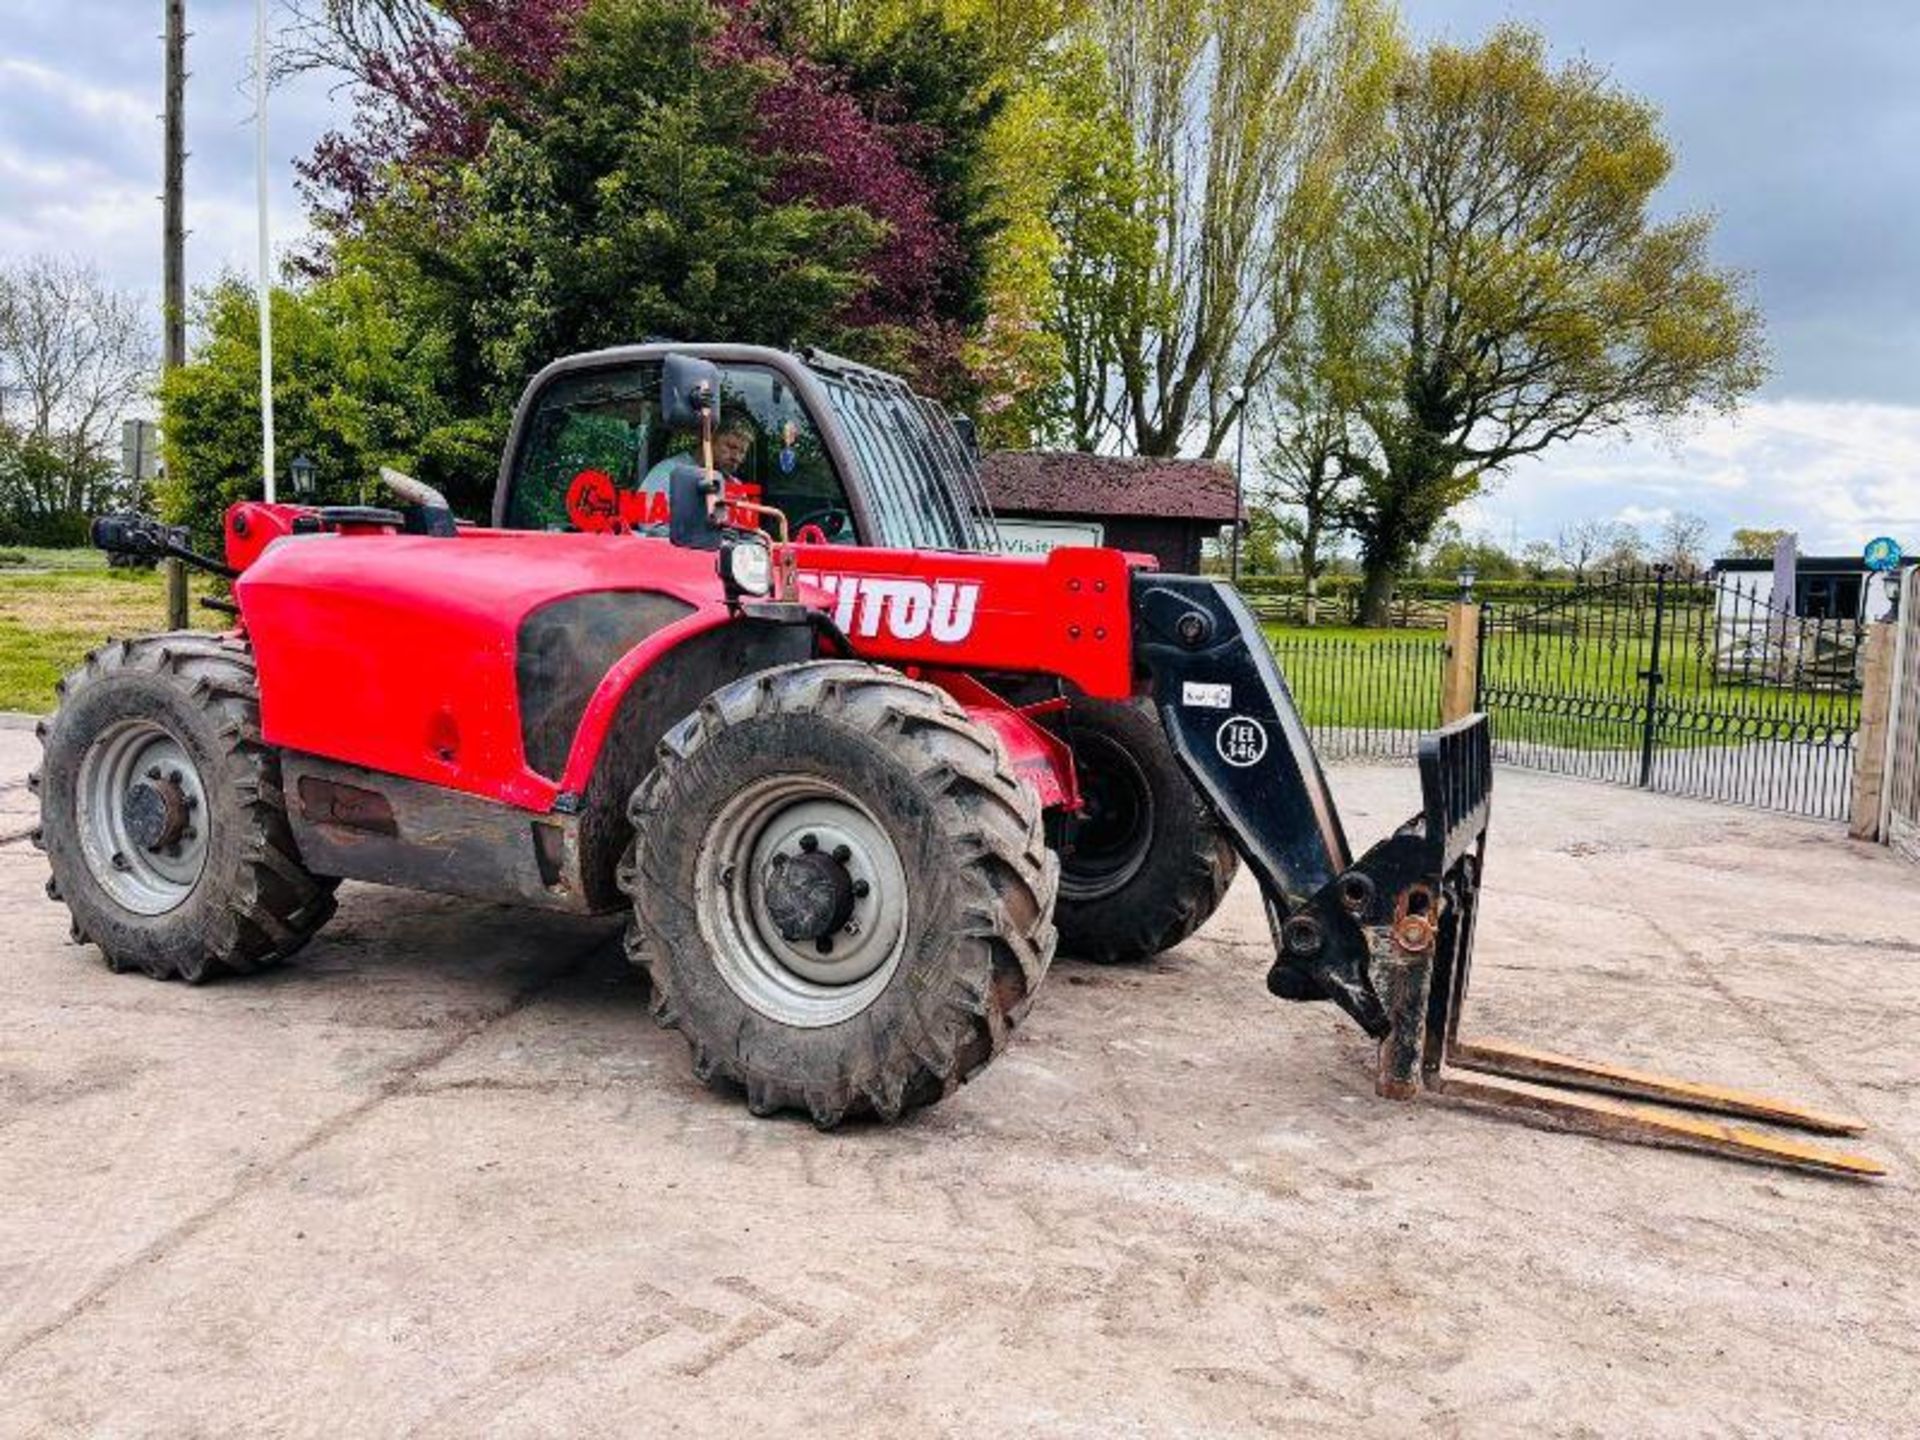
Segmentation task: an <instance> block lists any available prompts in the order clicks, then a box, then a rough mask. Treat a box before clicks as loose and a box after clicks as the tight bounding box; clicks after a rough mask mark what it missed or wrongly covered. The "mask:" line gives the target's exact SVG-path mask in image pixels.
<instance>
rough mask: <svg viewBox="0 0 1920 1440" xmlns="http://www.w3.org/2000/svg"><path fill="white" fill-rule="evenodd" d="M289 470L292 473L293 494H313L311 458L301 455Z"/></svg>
mask: <svg viewBox="0 0 1920 1440" xmlns="http://www.w3.org/2000/svg"><path fill="white" fill-rule="evenodd" d="M289 468H290V469H291V470H292V471H293V493H294V494H296V495H311V494H312V493H313V469H314V466H313V457H311V456H309V455H302V456H300V457H299V458H298V459H297V460H295V461H294V462H293V464H292V465H291V466H290V467H289Z"/></svg>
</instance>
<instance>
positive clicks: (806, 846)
mask: <svg viewBox="0 0 1920 1440" xmlns="http://www.w3.org/2000/svg"><path fill="white" fill-rule="evenodd" d="M800 848H801V849H802V850H804V851H806V852H807V854H809V855H811V854H812V853H813V852H814V851H816V850H818V849H819V848H820V837H819V836H818V835H815V834H814V833H813V832H812V831H811V830H809V831H808V832H807V833H806V834H804V835H802V836H801V837H800Z"/></svg>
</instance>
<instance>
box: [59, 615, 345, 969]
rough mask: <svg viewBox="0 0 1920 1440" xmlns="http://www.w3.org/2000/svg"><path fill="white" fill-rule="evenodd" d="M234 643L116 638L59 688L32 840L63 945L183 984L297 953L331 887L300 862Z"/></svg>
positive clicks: (249, 661)
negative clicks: (48, 869)
mask: <svg viewBox="0 0 1920 1440" xmlns="http://www.w3.org/2000/svg"><path fill="white" fill-rule="evenodd" d="M259 711H260V707H259V699H258V692H257V688H256V685H255V680H254V669H253V656H252V653H251V652H250V651H249V650H248V648H247V646H246V644H245V642H243V641H240V640H235V639H228V638H222V637H220V636H215V635H202V634H197V633H188V632H181V633H177V634H170V635H155V636H151V637H148V638H146V639H142V640H123V641H117V642H115V643H113V644H110V645H107V646H105V647H103V648H102V649H99V650H96V651H95V652H94V653H93V654H91V655H89V656H88V657H87V658H86V660H85V662H84V663H83V664H82V665H81V666H80V668H79V669H78V670H76V671H74V672H73V674H71V675H69V676H68V677H67V678H66V679H65V680H64V681H63V682H62V683H61V701H60V706H59V709H58V710H56V711H55V713H54V714H53V716H52V717H51V718H50V719H49V720H48V721H46V722H45V723H44V724H43V725H42V727H41V741H42V743H43V745H44V747H45V757H44V761H43V764H42V768H41V769H40V770H38V771H36V772H35V773H34V775H33V776H32V777H31V784H32V786H33V789H34V790H35V791H36V792H37V793H38V794H39V796H40V828H39V829H38V830H37V831H36V832H35V835H34V839H35V842H36V843H37V844H38V845H39V846H40V848H41V849H43V850H44V851H46V853H47V859H48V861H49V863H50V864H51V866H52V869H53V877H52V879H51V880H50V881H49V882H48V885H47V893H48V894H49V895H50V896H52V897H53V898H54V899H57V900H64V901H65V902H66V905H67V909H68V911H69V912H70V913H71V914H72V916H73V931H74V938H75V939H77V940H80V941H83V942H86V941H91V942H92V943H93V944H95V945H98V946H99V947H100V950H101V953H102V954H104V955H105V956H106V960H107V964H108V965H109V966H110V967H111V968H112V969H114V970H140V971H144V972H145V973H146V974H148V975H152V976H154V977H156V978H158V979H173V978H179V979H183V980H187V981H191V982H195V983H197V982H199V981H202V980H207V979H210V978H211V977H213V976H215V975H217V974H220V973H221V972H223V971H233V972H241V973H244V972H246V971H251V970H256V969H259V968H260V967H262V966H264V965H269V964H272V963H274V962H275V961H278V960H282V959H284V958H285V957H286V956H288V955H291V954H292V953H293V952H294V951H295V950H298V949H299V948H300V947H301V946H302V945H304V944H305V943H306V942H307V940H308V939H310V938H311V937H312V935H313V933H314V932H315V931H316V930H318V929H319V928H320V927H321V925H323V924H325V923H326V921H327V918H328V917H329V916H330V915H332V914H333V908H334V901H333V889H334V884H335V882H334V881H331V880H323V879H321V878H319V877H317V876H314V875H311V874H309V873H308V872H307V871H306V869H305V868H304V867H303V866H302V865H301V864H300V862H299V860H298V858H297V856H296V852H295V849H294V844H293V838H292V835H291V834H290V833H289V830H288V827H287V815H286V800H285V797H284V796H283V795H282V793H281V790H280V761H279V757H278V755H276V754H275V753H274V751H273V750H271V749H270V748H269V747H268V746H266V745H265V744H264V743H262V741H261V739H260V719H259Z"/></svg>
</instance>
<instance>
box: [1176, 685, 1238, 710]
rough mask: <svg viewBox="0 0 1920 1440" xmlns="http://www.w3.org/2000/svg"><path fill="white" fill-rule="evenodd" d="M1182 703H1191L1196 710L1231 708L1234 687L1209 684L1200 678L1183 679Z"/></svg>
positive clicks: (1181, 688) (1181, 687)
mask: <svg viewBox="0 0 1920 1440" xmlns="http://www.w3.org/2000/svg"><path fill="white" fill-rule="evenodd" d="M1180 703H1181V704H1182V705H1191V706H1192V707H1193V708H1195V709H1196V710H1231V709H1232V708H1233V687H1232V686H1231V685H1209V684H1207V683H1206V682H1204V681H1200V680H1187V681H1183V682H1182V683H1181V686H1180Z"/></svg>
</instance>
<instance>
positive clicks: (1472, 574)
mask: <svg viewBox="0 0 1920 1440" xmlns="http://www.w3.org/2000/svg"><path fill="white" fill-rule="evenodd" d="M1479 578H1480V572H1479V571H1478V570H1476V569H1474V568H1473V566H1471V565H1462V566H1461V567H1460V569H1459V571H1458V573H1456V574H1455V575H1454V577H1453V580H1454V583H1455V584H1456V585H1458V586H1459V587H1460V595H1459V600H1460V603H1461V604H1462V605H1471V604H1472V603H1473V582H1474V581H1475V580H1478V579H1479Z"/></svg>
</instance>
